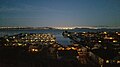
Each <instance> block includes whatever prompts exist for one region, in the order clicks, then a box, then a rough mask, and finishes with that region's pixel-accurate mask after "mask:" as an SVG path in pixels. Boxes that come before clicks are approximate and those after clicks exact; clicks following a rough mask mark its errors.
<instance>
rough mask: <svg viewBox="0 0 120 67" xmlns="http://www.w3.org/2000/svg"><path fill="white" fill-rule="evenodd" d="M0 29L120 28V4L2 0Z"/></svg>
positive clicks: (78, 0) (83, 0) (88, 0)
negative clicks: (21, 27)
mask: <svg viewBox="0 0 120 67" xmlns="http://www.w3.org/2000/svg"><path fill="white" fill-rule="evenodd" d="M0 26H35V27H36V26H37V27H41V26H120V0H0Z"/></svg>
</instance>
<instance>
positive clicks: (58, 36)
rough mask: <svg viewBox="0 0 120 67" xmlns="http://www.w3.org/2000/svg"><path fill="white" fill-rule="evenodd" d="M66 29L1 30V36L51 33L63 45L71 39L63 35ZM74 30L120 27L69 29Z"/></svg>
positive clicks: (68, 43)
mask: <svg viewBox="0 0 120 67" xmlns="http://www.w3.org/2000/svg"><path fill="white" fill-rule="evenodd" d="M63 31H64V30H50V29H49V30H32V29H31V30H0V37H3V36H4V35H15V34H19V33H51V34H53V35H55V36H56V40H57V42H58V43H59V44H62V45H70V40H69V39H68V38H64V37H63V36H62V32H63ZM68 31H73V32H88V31H89V32H99V31H120V29H115V30H111V29H99V30H98V29H97V30H96V29H74V30H68Z"/></svg>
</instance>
